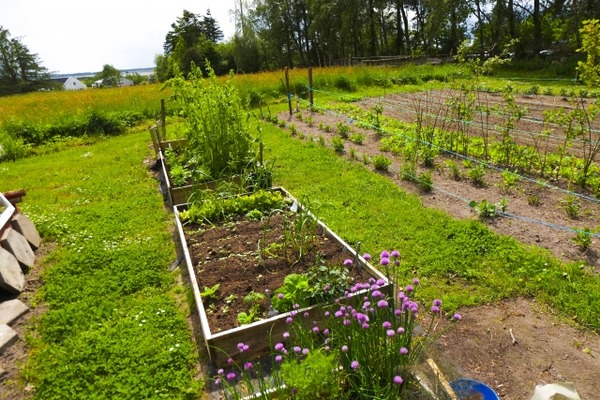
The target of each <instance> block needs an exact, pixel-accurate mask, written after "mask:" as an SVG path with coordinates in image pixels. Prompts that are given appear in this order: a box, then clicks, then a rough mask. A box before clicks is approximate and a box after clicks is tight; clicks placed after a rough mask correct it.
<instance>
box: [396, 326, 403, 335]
mask: <svg viewBox="0 0 600 400" xmlns="http://www.w3.org/2000/svg"><path fill="white" fill-rule="evenodd" d="M396 332H398V335H402V334H403V333H404V328H403V327H400V328H398V330H397V331H396Z"/></svg>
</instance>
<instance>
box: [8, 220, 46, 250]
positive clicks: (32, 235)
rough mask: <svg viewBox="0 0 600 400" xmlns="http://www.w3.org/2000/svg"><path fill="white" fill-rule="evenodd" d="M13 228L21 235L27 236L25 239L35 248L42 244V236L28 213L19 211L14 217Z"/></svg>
mask: <svg viewBox="0 0 600 400" xmlns="http://www.w3.org/2000/svg"><path fill="white" fill-rule="evenodd" d="M12 226H13V228H14V229H15V230H16V231H17V232H19V233H20V234H21V235H23V236H25V239H27V241H28V242H29V244H30V245H31V248H32V249H33V250H37V249H38V248H39V247H40V244H42V238H41V237H40V234H39V233H38V231H37V229H36V228H35V224H34V223H33V221H32V220H30V219H29V218H28V217H27V216H26V215H24V214H21V213H17V214H15V215H14V216H13V219H12Z"/></svg>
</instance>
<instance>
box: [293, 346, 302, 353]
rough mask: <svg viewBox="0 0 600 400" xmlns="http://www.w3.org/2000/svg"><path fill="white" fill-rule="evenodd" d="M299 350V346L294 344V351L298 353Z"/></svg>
mask: <svg viewBox="0 0 600 400" xmlns="http://www.w3.org/2000/svg"><path fill="white" fill-rule="evenodd" d="M301 350H302V349H301V348H300V346H294V353H300V351H301Z"/></svg>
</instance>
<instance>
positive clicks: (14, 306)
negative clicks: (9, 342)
mask: <svg viewBox="0 0 600 400" xmlns="http://www.w3.org/2000/svg"><path fill="white" fill-rule="evenodd" d="M27 311H29V307H27V306H26V305H25V304H24V303H23V302H22V301H21V300H19V299H14V300H8V301H5V302H2V303H0V324H7V325H10V324H12V323H13V322H14V321H16V320H17V319H19V317H21V315H23V314H25V313H26V312H27Z"/></svg>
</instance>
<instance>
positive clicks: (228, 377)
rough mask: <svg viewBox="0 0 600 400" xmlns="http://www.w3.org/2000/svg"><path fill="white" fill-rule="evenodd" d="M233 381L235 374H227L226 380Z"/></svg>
mask: <svg viewBox="0 0 600 400" xmlns="http://www.w3.org/2000/svg"><path fill="white" fill-rule="evenodd" d="M234 379H235V372H230V373H228V374H227V380H230V381H232V380H234Z"/></svg>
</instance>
